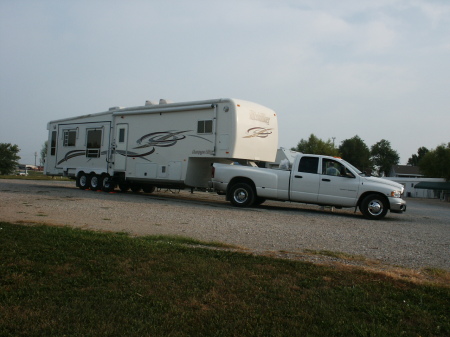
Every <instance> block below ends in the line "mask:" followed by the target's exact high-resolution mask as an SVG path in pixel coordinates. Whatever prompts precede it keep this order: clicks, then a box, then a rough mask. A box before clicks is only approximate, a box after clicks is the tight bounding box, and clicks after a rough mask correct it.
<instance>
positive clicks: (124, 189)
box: [119, 182, 130, 192]
mask: <svg viewBox="0 0 450 337" xmlns="http://www.w3.org/2000/svg"><path fill="white" fill-rule="evenodd" d="M119 189H120V191H121V192H128V190H129V189H130V185H129V184H128V183H126V182H125V183H119Z"/></svg>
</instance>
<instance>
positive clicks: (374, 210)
mask: <svg viewBox="0 0 450 337" xmlns="http://www.w3.org/2000/svg"><path fill="white" fill-rule="evenodd" d="M359 209H360V211H361V213H362V214H363V215H364V217H365V218H367V219H369V220H379V219H381V218H384V216H385V215H386V213H387V211H388V201H387V200H386V198H385V197H384V196H382V195H377V194H370V195H368V196H367V197H365V198H364V199H363V201H362V202H361V204H360V205H359Z"/></svg>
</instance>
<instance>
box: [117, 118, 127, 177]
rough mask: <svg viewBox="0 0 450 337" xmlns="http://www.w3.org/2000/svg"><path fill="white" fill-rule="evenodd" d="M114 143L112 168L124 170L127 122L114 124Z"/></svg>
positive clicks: (125, 164) (125, 163) (125, 165)
mask: <svg viewBox="0 0 450 337" xmlns="http://www.w3.org/2000/svg"><path fill="white" fill-rule="evenodd" d="M115 144H116V151H115V152H114V169H115V170H116V171H125V170H126V167H127V145H128V124H117V125H116V136H115Z"/></svg>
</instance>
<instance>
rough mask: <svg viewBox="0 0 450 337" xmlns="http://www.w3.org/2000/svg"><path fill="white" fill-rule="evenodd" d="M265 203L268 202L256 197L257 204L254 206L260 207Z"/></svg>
mask: <svg viewBox="0 0 450 337" xmlns="http://www.w3.org/2000/svg"><path fill="white" fill-rule="evenodd" d="M265 202H266V199H264V198H261V197H256V198H255V202H254V203H253V206H260V205H262V204H263V203H265Z"/></svg>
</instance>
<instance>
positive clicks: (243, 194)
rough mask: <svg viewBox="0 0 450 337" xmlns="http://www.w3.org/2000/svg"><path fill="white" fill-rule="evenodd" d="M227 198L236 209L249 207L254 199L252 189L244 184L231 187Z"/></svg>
mask: <svg viewBox="0 0 450 337" xmlns="http://www.w3.org/2000/svg"><path fill="white" fill-rule="evenodd" d="M228 196H229V200H230V202H231V204H232V205H233V206H236V207H250V206H252V205H253V203H254V202H255V197H256V196H255V192H254V190H253V188H252V187H251V186H250V185H249V184H246V183H238V184H235V185H233V186H231V188H230V192H229V195H228Z"/></svg>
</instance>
